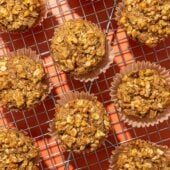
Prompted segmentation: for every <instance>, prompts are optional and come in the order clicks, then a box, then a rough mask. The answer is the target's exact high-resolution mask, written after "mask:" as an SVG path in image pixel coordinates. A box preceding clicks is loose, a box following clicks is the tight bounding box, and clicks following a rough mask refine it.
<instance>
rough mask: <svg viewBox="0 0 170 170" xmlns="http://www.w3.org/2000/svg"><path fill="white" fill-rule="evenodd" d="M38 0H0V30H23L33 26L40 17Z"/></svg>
mask: <svg viewBox="0 0 170 170" xmlns="http://www.w3.org/2000/svg"><path fill="white" fill-rule="evenodd" d="M40 5H41V4H40V0H1V1H0V30H3V31H4V30H5V31H9V32H11V31H12V32H15V31H24V30H26V29H28V28H31V27H33V26H34V25H35V24H36V23H37V21H38V20H39V17H40V12H41V7H40Z"/></svg>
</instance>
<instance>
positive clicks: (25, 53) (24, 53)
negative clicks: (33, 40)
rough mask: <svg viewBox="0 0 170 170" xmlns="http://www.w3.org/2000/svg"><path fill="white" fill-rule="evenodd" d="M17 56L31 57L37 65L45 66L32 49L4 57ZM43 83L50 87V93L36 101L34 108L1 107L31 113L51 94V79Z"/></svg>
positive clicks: (21, 50) (2, 104)
mask: <svg viewBox="0 0 170 170" xmlns="http://www.w3.org/2000/svg"><path fill="white" fill-rule="evenodd" d="M16 56H26V57H29V58H31V59H33V60H34V61H35V62H36V63H40V64H41V65H42V66H43V61H42V60H41V58H40V57H39V55H37V54H36V52H35V51H33V50H31V49H30V48H23V49H19V50H17V51H13V52H8V53H7V54H6V55H5V56H4V57H7V58H10V57H16ZM44 73H45V70H44ZM43 81H44V82H45V83H46V84H47V85H48V91H47V92H46V95H44V97H43V98H41V99H40V100H39V101H36V102H35V103H34V105H33V106H32V107H30V108H24V109H19V108H10V107H8V105H6V104H5V103H0V107H3V108H8V109H9V110H10V111H14V112H18V111H29V110H31V109H33V107H36V106H37V105H38V104H40V103H41V102H42V101H44V100H45V98H46V97H47V96H48V95H49V94H50V93H51V90H52V84H51V83H50V81H49V79H47V76H46V77H45V78H44V80H43Z"/></svg>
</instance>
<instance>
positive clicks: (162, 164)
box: [110, 139, 169, 170]
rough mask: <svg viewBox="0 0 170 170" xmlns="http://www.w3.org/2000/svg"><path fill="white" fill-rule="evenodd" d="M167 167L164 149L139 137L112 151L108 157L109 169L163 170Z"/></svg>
mask: <svg viewBox="0 0 170 170" xmlns="http://www.w3.org/2000/svg"><path fill="white" fill-rule="evenodd" d="M168 167H169V165H168V159H167V157H166V149H165V148H164V147H159V146H156V145H154V144H152V143H150V142H147V141H144V140H140V139H138V140H134V141H131V142H129V143H128V144H126V145H123V146H121V147H120V148H119V149H118V150H117V151H116V152H114V151H113V154H112V155H111V158H110V170H112V169H114V170H165V169H166V168H168Z"/></svg>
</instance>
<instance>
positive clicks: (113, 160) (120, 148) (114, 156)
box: [108, 139, 170, 170]
mask: <svg viewBox="0 0 170 170" xmlns="http://www.w3.org/2000/svg"><path fill="white" fill-rule="evenodd" d="M137 140H141V139H137ZM141 141H142V140H141ZM130 142H131V141H130ZM130 142H128V143H125V144H122V145H120V146H117V147H116V148H115V150H113V151H112V155H111V157H110V159H109V169H108V170H114V169H116V160H117V158H118V156H119V153H122V151H123V150H124V147H125V146H128V144H129V143H130ZM147 143H149V144H151V145H152V146H154V147H158V148H159V149H161V150H164V151H165V156H166V158H167V161H170V148H168V146H162V145H157V144H155V143H153V142H150V141H147ZM167 170H168V169H167Z"/></svg>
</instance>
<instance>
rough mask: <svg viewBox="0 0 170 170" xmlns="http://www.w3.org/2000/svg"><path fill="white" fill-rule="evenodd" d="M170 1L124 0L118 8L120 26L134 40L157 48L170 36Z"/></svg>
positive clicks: (117, 14)
mask: <svg viewBox="0 0 170 170" xmlns="http://www.w3.org/2000/svg"><path fill="white" fill-rule="evenodd" d="M169 11H170V1H169V0H164V1H160V0H148V1H146V0H124V1H123V3H122V2H121V3H119V5H118V8H117V13H116V16H117V20H118V23H119V25H120V26H121V27H122V28H123V29H124V30H125V31H126V32H127V34H128V35H129V36H131V37H132V38H133V39H136V40H138V41H140V42H141V43H144V44H145V45H147V46H149V47H155V46H156V45H157V44H158V43H159V42H160V41H162V40H164V39H165V38H166V37H168V36H169V35H170V12H169Z"/></svg>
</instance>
